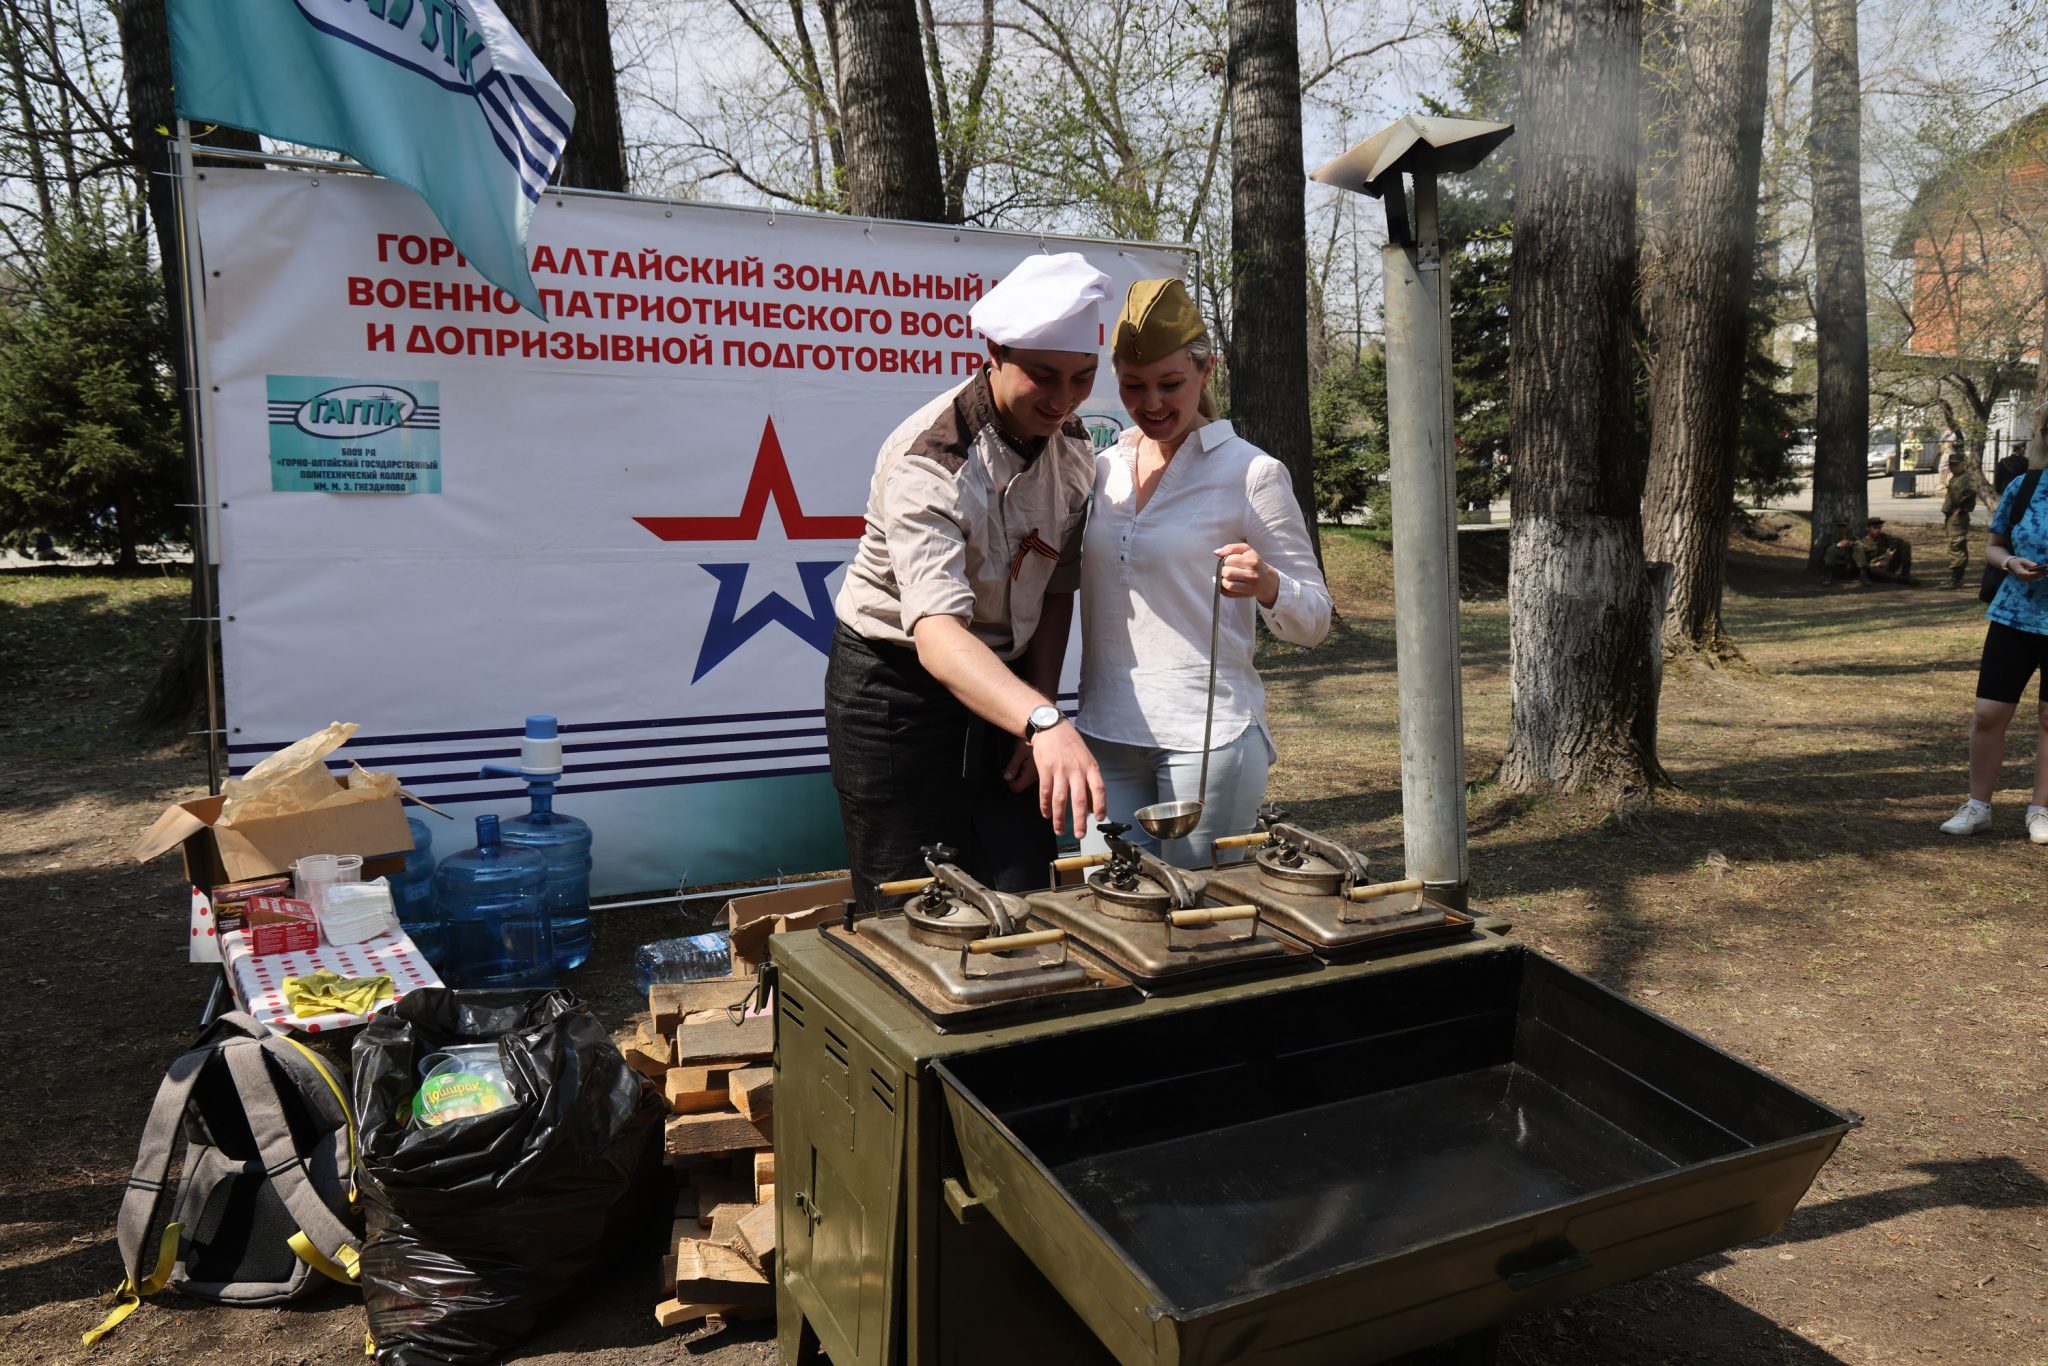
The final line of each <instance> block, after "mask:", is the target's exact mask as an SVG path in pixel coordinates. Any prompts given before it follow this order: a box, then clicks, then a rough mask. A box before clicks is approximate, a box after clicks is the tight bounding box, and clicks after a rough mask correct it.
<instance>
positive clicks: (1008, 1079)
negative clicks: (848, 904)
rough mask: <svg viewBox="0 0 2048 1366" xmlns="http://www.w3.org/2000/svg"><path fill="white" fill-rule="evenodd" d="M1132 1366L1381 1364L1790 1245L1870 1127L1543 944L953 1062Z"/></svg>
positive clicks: (995, 1144) (939, 1066) (949, 1064)
mask: <svg viewBox="0 0 2048 1366" xmlns="http://www.w3.org/2000/svg"><path fill="white" fill-rule="evenodd" d="M934 1070H935V1072H936V1074H937V1075H938V1077H939V1078H940V1080H941V1082H942V1083H943V1085H944V1086H945V1088H946V1103H947V1107H948V1111H949V1115H950V1118H951V1121H952V1123H951V1133H950V1140H951V1150H950V1151H951V1158H950V1160H951V1161H953V1162H956V1163H957V1167H958V1172H959V1180H960V1184H961V1187H962V1190H963V1195H962V1198H963V1199H964V1200H970V1201H973V1202H975V1203H977V1204H979V1205H980V1206H983V1207H985V1208H986V1209H987V1210H988V1211H989V1212H990V1213H991V1214H993V1216H994V1217H995V1219H996V1220H997V1222H998V1223H1000V1224H1001V1225H1002V1227H1003V1229H1004V1230H1005V1231H1006V1232H1007V1233H1008V1234H1009V1235H1010V1237H1011V1238H1012V1239H1013V1240H1014V1241H1015V1242H1016V1243H1017V1244H1018V1246H1019V1247H1021V1248H1022V1249H1023V1250H1024V1252H1025V1253H1026V1255H1027V1256H1029V1257H1030V1259H1031V1260H1032V1262H1033V1263H1034V1264H1036V1265H1037V1267H1038V1268H1039V1270H1040V1271H1041V1272H1042V1273H1043V1274H1044V1275H1045V1276H1046V1278H1047V1279H1048V1280H1049V1281H1051V1282H1052V1284H1053V1285H1054V1286H1055V1287H1056V1288H1057V1289H1058V1290H1059V1291H1060V1293H1061V1294H1062V1296H1063V1297H1064V1298H1065V1299H1066V1300H1067V1301H1068V1303H1069V1304H1071V1305H1072V1306H1073V1308H1074V1310H1075V1311H1076V1312H1077V1313H1078V1314H1079V1315H1080V1317H1081V1318H1082V1319H1083V1320H1084V1321H1085V1322H1086V1323H1087V1324H1088V1326H1089V1327H1090V1329H1091V1330H1092V1331H1093V1332H1094V1333H1095V1334H1096V1335H1097V1336H1098V1337H1099V1338H1100V1339H1101V1341H1102V1342H1103V1344H1104V1345H1105V1346H1106V1347H1107V1348H1108V1349H1109V1350H1110V1352H1111V1353H1113V1354H1114V1355H1115V1357H1116V1358H1117V1359H1118V1360H1119V1361H1120V1362H1123V1363H1126V1364H1127V1366H1135V1364H1136V1363H1186V1364H1188V1366H1212V1364H1213V1366H1221V1363H1224V1362H1234V1363H1250V1362H1256V1363H1269V1364H1273V1366H1277V1364H1278V1363H1288V1364H1289V1366H1297V1364H1300V1363H1329V1364H1330V1366H1337V1364H1338V1363H1345V1364H1346V1366H1352V1364H1354V1363H1363V1362H1372V1361H1380V1360H1384V1359H1386V1358H1388V1357H1391V1356H1396V1355H1398V1354H1400V1353H1402V1352H1406V1351H1411V1350H1414V1349H1416V1348H1418V1347H1423V1346H1428V1345H1430V1344H1432V1343H1437V1342H1442V1341H1446V1340H1449V1339H1452V1338H1455V1337H1458V1336H1460V1335H1462V1334H1467V1333H1471V1332H1473V1331H1475V1330H1477V1329H1479V1328H1483V1327H1485V1326H1487V1325H1489V1324H1493V1323H1498V1322H1501V1321H1502V1320H1504V1319H1507V1318H1509V1317H1511V1316H1513V1315H1516V1314H1519V1313H1523V1312H1526V1311H1529V1310H1533V1309H1540V1308H1545V1307H1548V1306H1550V1305H1554V1304H1557V1303H1560V1302H1562V1301H1564V1300H1567V1299H1571V1298H1574V1297H1576V1296H1579V1295H1583V1294H1586V1293H1587V1292H1589V1291H1592V1290H1595V1289H1598V1288H1600V1287H1602V1286H1606V1285H1610V1284H1613V1283H1615V1282H1617V1281H1622V1280H1626V1279H1629V1278H1631V1277H1635V1276H1639V1275H1643V1274H1645V1273H1647V1272H1650V1271H1655V1270H1658V1269H1660V1268H1663V1267H1666V1266H1671V1265H1675V1264H1677V1263H1679V1262H1683V1261H1687V1260H1689V1259H1691V1258H1694V1257H1698V1256H1703V1255H1705V1254H1707V1253H1710V1252H1715V1251H1718V1250H1721V1249H1723V1248H1727V1247H1731V1246H1733V1245H1735V1244H1738V1243H1743V1242H1747V1241H1750V1240H1752V1239H1755V1238H1760V1237H1763V1236H1765V1235H1767V1234H1769V1233H1771V1232H1772V1231H1774V1230H1775V1229H1776V1228H1777V1227H1778V1226H1779V1225H1780V1224H1781V1223H1782V1222H1783V1220H1784V1219H1785V1217H1786V1216H1787V1215H1788V1214H1789V1213H1790V1212H1791V1210H1792V1208H1793V1206H1794V1205H1795V1204H1796V1203H1797V1202H1798V1200H1799V1198H1800V1196H1801V1195H1802V1194H1803V1193H1804V1192H1805V1190H1806V1188H1807V1186H1808V1185H1809V1184H1810V1183H1811V1182H1812V1180H1813V1177H1814V1175H1815V1174H1816V1173H1817V1172H1818V1171H1819V1169H1820V1167H1821V1164H1822V1163H1824V1162H1825V1161H1826V1160H1827V1159H1828V1157H1829V1155H1830V1154H1832V1153H1833V1151H1834V1149H1835V1145H1836V1144H1837V1143H1838V1142H1839V1141H1840V1139H1841V1136H1842V1135H1843V1133H1845V1132H1846V1131H1847V1130H1848V1129H1849V1128H1850V1127H1851V1126H1852V1125H1853V1124H1854V1123H1855V1121H1854V1119H1853V1118H1852V1117H1850V1116H1847V1115H1844V1114H1841V1113H1838V1112H1837V1111H1834V1110H1831V1109H1829V1108H1828V1107H1826V1106H1825V1105H1822V1104H1821V1103H1819V1102H1818V1101H1815V1100H1812V1099H1811V1098H1809V1097H1807V1096H1805V1095H1802V1094H1801V1093H1799V1092H1797V1091H1795V1090H1793V1089H1791V1088H1790V1087H1787V1086H1785V1085H1784V1084H1782V1083H1780V1082H1777V1081H1775V1080H1773V1079H1772V1078H1770V1077H1769V1076H1767V1075H1765V1074H1764V1073H1762V1072H1760V1071H1758V1070H1757V1069H1755V1068H1753V1067H1750V1066H1749V1065H1747V1064H1745V1063H1743V1062H1740V1061H1738V1060H1737V1059H1735V1058H1733V1057H1731V1056H1730V1055H1728V1054H1726V1053H1724V1052H1722V1051H1721V1050H1719V1049H1717V1048H1715V1047H1713V1046H1712V1045H1711V1044H1708V1043H1707V1042H1705V1041H1704V1040H1702V1039H1700V1038H1698V1037H1696V1036H1694V1035H1692V1034H1689V1033H1687V1032H1686V1031H1684V1030H1682V1029H1680V1028H1679V1027H1677V1026H1676V1025H1673V1024H1672V1023H1670V1022H1669V1021H1667V1020H1664V1019H1662V1018H1661V1017H1659V1016H1656V1015H1654V1014H1652V1013H1650V1012H1649V1011H1646V1010H1643V1009H1641V1008H1640V1007H1638V1006H1636V1005H1634V1004H1632V1003H1631V1002H1629V1001H1627V1000H1624V999H1623V998H1621V997H1619V996H1617V995H1615V994H1613V993H1612V992H1609V991H1607V990H1606V989H1605V988H1603V987H1601V986H1599V985H1598V984H1597V983H1594V982H1592V981H1590V980H1588V979H1586V978H1584V977H1581V976H1579V975H1577V974H1576V973H1573V972H1571V971H1570V970H1569V969H1567V968H1565V967H1563V966H1561V965H1559V964H1557V963H1556V962H1554V961H1552V960H1550V959H1547V958H1545V957H1543V956H1542V955H1540V954H1537V953H1534V952H1531V951H1529V950H1527V949H1525V948H1523V947H1521V946H1514V945H1507V946H1503V947H1502V948H1501V949H1500V950H1498V951H1495V952H1487V953H1478V954H1473V955H1469V956H1466V957H1462V958H1458V959H1453V960H1447V961H1438V962H1432V963H1425V964H1420V965H1417V966H1416V967H1414V968H1403V969H1395V970H1392V971H1389V972H1386V973H1384V974H1380V975H1378V976H1377V977H1374V978H1370V979H1350V980H1346V981H1339V982H1332V983H1330V984H1328V985H1318V984H1314V983H1310V984H1308V985H1307V986H1305V987H1304V988H1303V989H1302V990H1299V991H1295V992H1290V993H1287V994H1285V995H1282V996H1260V997H1253V998H1248V999H1237V1000H1226V1001H1221V1002H1217V1003H1215V1004H1213V1005H1204V1006H1201V1007H1198V1008H1196V1009H1193V1010H1190V1011H1187V1012H1184V1013H1180V1014H1177V1015H1174V1016H1171V1017H1167V1018H1161V1019H1146V1020H1132V1021H1122V1022H1116V1023H1111V1024H1107V1025H1103V1026H1100V1027H1096V1028H1089V1029H1082V1030H1078V1031H1074V1032H1071V1033H1066V1034H1061V1035H1057V1036H1053V1037H1049V1038H1040V1039H1034V1040H1029V1041H1025V1042H1019V1043H1015V1044H1009V1045H1003V1046H999V1047H996V1048H991V1049H987V1050H983V1051H980V1052H976V1053H972V1054H966V1055H962V1056H960V1057H957V1058H952V1059H947V1060H944V1061H942V1062H939V1063H936V1064H934Z"/></svg>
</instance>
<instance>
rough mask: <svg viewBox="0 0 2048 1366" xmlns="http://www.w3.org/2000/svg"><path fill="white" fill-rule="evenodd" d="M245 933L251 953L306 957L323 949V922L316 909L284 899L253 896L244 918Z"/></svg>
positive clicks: (300, 902)
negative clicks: (321, 929)
mask: <svg viewBox="0 0 2048 1366" xmlns="http://www.w3.org/2000/svg"><path fill="white" fill-rule="evenodd" d="M242 933H243V935H244V936H246V937H247V939H248V941H249V952H251V953H253V954H256V955H258V956H259V957H260V956H262V955H265V954H272V953H305V952H307V951H309V950H312V949H317V948H319V947H320V922H319V920H318V919H317V918H316V917H315V916H314V914H313V907H312V906H311V905H310V904H309V903H307V902H304V901H294V900H292V899H291V898H290V897H283V896H253V897H250V898H249V910H248V913H247V915H246V916H244V918H243V924H242Z"/></svg>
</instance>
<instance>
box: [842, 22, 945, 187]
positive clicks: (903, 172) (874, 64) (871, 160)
mask: <svg viewBox="0 0 2048 1366" xmlns="http://www.w3.org/2000/svg"><path fill="white" fill-rule="evenodd" d="M834 10H835V13H836V18H837V25H836V32H835V41H836V42H837V44H838V51H837V57H838V61H837V66H838V69H839V125H840V133H841V136H842V138H843V140H844V142H845V144H846V209H847V212H848V213H852V214H859V215H861V216H864V217H872V218H901V219H908V220H911V221H913V222H925V223H937V222H942V221H944V219H945V216H946V192H945V181H944V179H943V178H942V177H941V176H940V174H939V140H938V135H937V133H936V132H934V130H933V127H932V96H931V90H930V87H929V86H927V85H926V83H925V69H924V52H923V49H922V45H921V43H920V41H919V34H918V26H917V7H916V4H915V0H837V4H836V5H835V6H834Z"/></svg>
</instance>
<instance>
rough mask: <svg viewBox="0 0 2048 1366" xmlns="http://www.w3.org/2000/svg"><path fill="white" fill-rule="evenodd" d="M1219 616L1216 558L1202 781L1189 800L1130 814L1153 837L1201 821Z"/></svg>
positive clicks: (1171, 835)
mask: <svg viewBox="0 0 2048 1366" xmlns="http://www.w3.org/2000/svg"><path fill="white" fill-rule="evenodd" d="M1222 617H1223V561H1222V560H1218V561H1216V587H1215V588H1214V590H1213V591H1211V593H1210V594H1209V705H1208V709H1207V710H1206V711H1204V712H1203V714H1202V781H1201V785H1200V786H1199V787H1197V788H1196V789H1195V799H1194V800H1193V801H1191V802H1154V803H1153V804H1152V805H1150V806H1141V807H1139V808H1138V809H1137V810H1136V811H1134V812H1132V813H1131V817H1132V819H1133V820H1135V821H1137V822H1138V827H1139V828H1140V829H1142V830H1143V831H1144V832H1145V833H1146V834H1148V835H1150V836H1151V837H1152V838H1153V839H1156V840H1162V841H1164V840H1177V839H1181V838H1183V837H1185V836H1186V835H1187V834H1188V832H1189V831H1191V830H1193V829H1194V828H1195V827H1196V826H1197V825H1200V824H1201V823H1202V803H1203V801H1204V800H1206V799H1207V798H1208V796H1209V736H1210V732H1211V730H1212V729H1213V728H1214V726H1215V724H1216V628H1217V625H1218V624H1219V623H1220V622H1221V620H1222Z"/></svg>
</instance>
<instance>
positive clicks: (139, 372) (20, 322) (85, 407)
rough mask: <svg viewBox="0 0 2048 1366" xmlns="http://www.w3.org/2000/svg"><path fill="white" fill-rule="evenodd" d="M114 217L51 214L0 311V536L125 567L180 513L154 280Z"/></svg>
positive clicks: (172, 395) (160, 303)
mask: <svg viewBox="0 0 2048 1366" xmlns="http://www.w3.org/2000/svg"><path fill="white" fill-rule="evenodd" d="M122 217H123V215H121V214H120V213H118V212H115V211H108V212H105V213H101V214H92V213H87V212H81V213H79V214H76V215H74V216H71V217H69V218H61V219H59V220H58V221H57V223H56V224H55V226H54V228H53V230H52V231H51V232H50V233H49V234H48V235H47V236H46V237H45V239H44V241H43V243H42V254H41V259H40V260H39V261H38V262H37V263H36V270H35V273H34V276H33V278H32V280H31V282H30V285H29V288H28V290H27V291H26V293H25V294H24V296H22V297H21V298H19V299H18V300H17V301H16V302H15V303H14V305H13V306H12V307H11V308H9V309H8V310H7V311H5V312H4V313H0V539H4V540H6V541H7V542H9V543H11V544H25V543H27V542H29V541H31V540H32V539H33V538H34V537H35V536H36V534H37V533H39V532H47V533H49V535H50V536H52V537H53V538H54V539H55V540H57V541H58V542H60V543H63V544H67V545H71V546H74V547H76V548H79V549H81V550H87V551H91V552H93V553H96V554H109V555H113V556H114V557H115V559H116V561H117V562H118V563H119V564H120V565H121V566H123V567H124V568H133V567H134V566H135V565H136V564H137V563H138V552H139V551H140V550H141V548H142V547H144V546H155V545H161V544H163V543H165V542H167V541H170V540H174V539H182V538H183V537H184V535H185V533H186V529H187V523H186V520H185V514H184V513H183V512H182V511H180V510H179V508H178V507H177V504H178V502H179V501H180V499H179V494H180V492H181V491H182V489H183V488H184V482H185V476H184V461H183V454H182V447H181V446H180V444H179V436H178V426H179V424H178V409H177V395H176V391H175V389H174V388H173V385H172V380H171V366H170V324H169V320H168V317H167V316H166V310H165V304H164V288H163V281H162V279H161V278H160V277H159V276H158V275H157V273H156V271H155V270H153V269H152V268H151V267H150V264H149V252H148V248H147V245H146V243H145V242H144V240H143V238H142V237H140V236H139V235H136V234H134V233H131V232H127V231H124V230H123V229H121V228H119V227H117V226H115V224H116V223H118V222H119V221H121V219H122Z"/></svg>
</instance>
